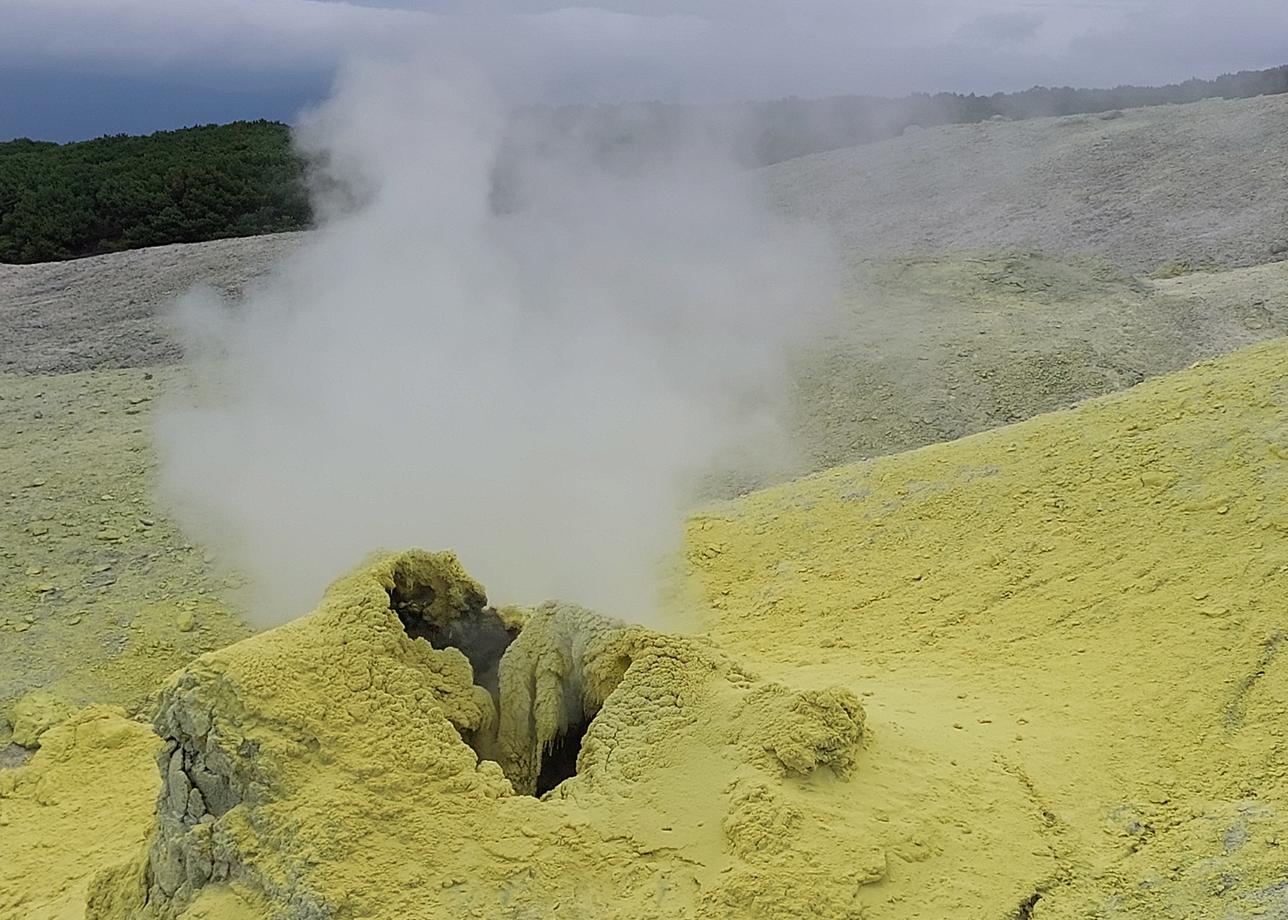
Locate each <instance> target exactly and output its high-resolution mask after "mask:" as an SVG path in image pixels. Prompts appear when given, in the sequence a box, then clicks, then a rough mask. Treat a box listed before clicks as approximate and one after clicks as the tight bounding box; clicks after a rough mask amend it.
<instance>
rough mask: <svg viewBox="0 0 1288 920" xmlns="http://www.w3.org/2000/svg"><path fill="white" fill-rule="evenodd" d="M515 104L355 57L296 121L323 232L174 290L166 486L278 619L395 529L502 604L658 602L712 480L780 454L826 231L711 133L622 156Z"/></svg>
mask: <svg viewBox="0 0 1288 920" xmlns="http://www.w3.org/2000/svg"><path fill="white" fill-rule="evenodd" d="M512 116H513V113H512V112H510V111H508V110H507V109H506V107H505V105H504V104H503V101H502V100H499V99H497V98H496V97H495V96H493V95H492V94H490V93H489V92H488V91H487V90H486V89H485V88H484V87H482V86H481V85H480V84H479V83H478V82H477V81H470V80H465V79H457V78H451V79H449V78H447V77H445V76H443V75H441V74H436V73H433V72H429V71H427V69H426V68H424V67H421V66H415V65H412V64H388V63H385V64H369V65H365V66H359V67H354V68H351V69H350V70H349V71H347V72H346V74H345V75H344V76H343V78H342V79H341V80H340V81H339V83H338V86H337V90H336V92H335V94H334V96H333V98H331V100H330V101H328V102H327V103H326V104H324V105H323V106H322V107H321V108H319V109H318V110H317V111H315V112H313V113H312V114H311V115H310V116H309V117H308V118H307V119H306V120H305V121H304V123H303V124H302V125H301V127H300V129H299V131H298V137H297V141H298V143H299V145H300V147H301V149H302V150H303V151H304V152H305V153H306V154H307V155H308V156H309V157H310V158H311V159H312V160H313V161H314V162H315V163H318V164H319V169H318V177H317V178H318V182H317V186H318V189H319V191H318V193H317V204H318V210H319V212H320V213H321V214H322V215H323V221H322V226H321V228H320V229H319V230H317V231H315V232H314V233H313V234H311V236H310V237H309V238H308V240H307V241H306V242H305V244H304V245H303V246H302V247H301V249H300V250H299V251H298V252H297V253H296V254H295V255H294V256H293V257H291V258H290V259H289V260H287V261H286V262H284V263H283V264H282V265H281V266H280V267H279V268H278V269H277V270H276V271H275V272H274V273H273V275H271V276H270V277H269V278H268V279H267V280H266V281H265V282H264V283H263V284H261V285H260V286H259V287H258V288H256V289H255V290H253V291H251V292H250V293H249V295H248V297H247V298H246V300H245V301H244V302H243V303H240V304H235V305H234V304H226V303H222V302H220V301H219V300H218V298H216V297H215V296H214V295H213V294H211V293H210V292H193V293H191V294H189V295H188V296H186V297H185V298H184V299H183V300H182V301H181V303H180V306H179V309H178V319H179V326H180V328H181V330H182V335H183V339H184V342H185V345H186V347H187V351H188V354H189V356H190V358H191V362H192V364H193V367H194V368H195V384H194V386H193V387H192V388H191V389H190V390H188V391H185V392H184V393H182V394H179V395H177V396H176V397H175V398H174V399H173V400H172V401H171V403H170V405H169V406H168V407H167V408H166V409H165V410H164V411H163V412H162V414H161V416H160V418H159V422H158V425H159V429H158V430H159V441H160V445H161V450H162V458H163V488H164V491H165V493H166V495H168V496H169V497H170V498H171V500H172V503H173V506H174V507H175V509H176V512H177V513H178V514H179V515H180V519H181V521H182V522H183V523H184V524H185V525H186V526H187V527H188V528H189V529H190V530H192V531H193V532H194V533H195V534H196V535H198V536H199V537H201V538H203V539H204V540H205V541H207V542H208V543H210V544H212V545H214V546H215V547H217V548H219V549H221V550H222V551H223V555H224V556H225V558H227V559H228V560H229V561H230V562H231V563H232V564H233V565H235V566H236V567H237V568H239V569H241V570H243V571H245V572H246V573H247V574H248V575H249V576H250V577H251V579H252V584H253V588H254V595H253V602H252V603H253V607H254V609H256V610H257V611H261V612H262V615H261V616H260V619H261V620H263V621H265V622H269V621H272V620H274V619H281V618H284V617H287V616H291V615H294V614H296V613H298V612H301V611H303V610H304V609H307V607H308V606H309V605H310V604H311V603H312V602H313V600H314V599H315V598H316V597H317V595H318V593H319V592H320V591H321V590H322V589H323V587H324V586H325V584H326V583H327V581H328V580H329V579H330V578H332V577H334V576H335V575H336V574H337V573H339V572H341V571H343V570H345V569H346V568H348V567H350V566H351V565H353V564H355V563H356V562H357V561H358V560H359V559H360V558H361V557H362V556H363V555H365V554H366V553H367V552H368V551H370V550H372V549H374V548H376V547H378V546H388V547H401V546H408V545H420V546H425V547H427V548H431V549H437V548H443V547H451V548H454V549H456V550H457V552H458V553H459V554H460V556H461V558H462V560H463V561H464V563H465V564H466V565H467V566H468V567H469V568H470V570H471V571H474V572H477V573H478V574H479V575H480V577H481V578H482V580H483V581H484V583H485V584H487V585H488V586H489V588H490V589H491V590H492V592H493V600H494V601H500V602H507V601H520V600H521V601H525V602H535V601H538V600H541V599H544V598H547V597H564V598H571V599H576V600H577V601H579V602H582V603H586V604H589V605H593V606H597V607H599V608H601V609H603V610H604V611H605V612H608V613H613V614H616V615H623V616H628V617H634V618H637V619H640V618H649V617H650V616H651V610H652V607H653V602H654V595H655V586H656V584H657V578H656V566H657V565H658V563H659V561H660V560H661V559H662V558H663V557H664V556H665V555H666V554H667V552H668V551H669V550H672V549H673V548H674V547H675V546H676V545H677V542H678V536H679V525H680V523H681V520H682V516H683V513H684V510H685V508H686V506H687V505H688V504H689V503H691V501H692V499H693V495H694V491H693V490H694V484H695V482H696V481H697V479H698V478H699V477H701V476H702V475H703V474H705V473H708V472H709V471H711V470H712V469H713V468H717V467H718V466H719V464H720V458H721V457H722V455H726V456H727V455H728V452H730V451H732V450H734V449H738V450H740V451H741V453H740V454H739V456H742V457H744V458H746V457H748V456H753V457H756V458H758V461H757V462H762V463H769V462H770V461H772V460H773V459H774V458H775V457H777V456H778V455H779V454H781V451H782V449H783V445H782V443H781V440H780V439H778V438H777V437H776V436H775V431H776V428H775V425H774V421H775V418H776V413H777V411H778V401H779V399H780V398H781V396H782V394H783V393H784V391H785V357H786V354H787V351H788V349H789V348H790V347H791V346H792V345H793V343H796V342H799V341H800V340H801V339H802V338H803V337H804V336H807V335H809V334H811V333H812V331H813V330H815V329H816V328H817V325H816V324H817V322H818V321H819V316H820V313H821V311H822V310H824V309H825V308H826V307H827V306H829V305H830V304H832V303H833V302H834V300H835V290H834V283H835V278H836V272H835V270H834V266H833V262H832V258H831V254H830V251H829V248H828V246H827V245H826V244H825V243H824V242H823V241H822V240H821V239H820V238H819V237H818V236H816V235H815V234H814V233H812V232H811V231H809V230H808V229H806V228H803V227H801V226H797V225H793V224H791V223H789V222H787V221H786V220H785V219H784V218H781V217H778V216H776V215H774V214H773V213H772V212H771V211H770V210H769V209H768V208H766V207H764V206H763V205H762V204H761V203H760V202H759V200H758V197H757V191H756V188H755V185H754V182H753V181H752V177H751V176H750V175H748V174H746V173H739V172H738V171H736V170H734V169H732V168H731V167H730V166H729V164H728V161H727V159H726V158H725V157H724V156H722V155H720V154H718V153H717V152H716V151H714V150H713V149H711V147H710V145H704V144H703V143H702V142H701V141H700V139H699V135H698V134H696V133H695V137H694V139H693V142H692V143H688V144H677V145H672V146H670V147H668V149H667V150H666V151H664V152H662V151H659V152H656V153H655V154H649V155H641V156H631V157H621V156H611V155H606V153H605V151H606V150H607V149H608V148H607V147H606V146H605V144H604V143H603V141H604V139H603V138H589V137H583V136H579V135H578V133H577V131H576V130H567V131H564V132H562V133H560V134H558V135H555V134H553V133H551V132H549V131H545V132H543V131H540V130H537V129H533V128H531V127H529V128H527V129H525V130H522V131H520V130H514V129H513V126H514V125H515V124H516V122H515V121H514V119H513V117H512Z"/></svg>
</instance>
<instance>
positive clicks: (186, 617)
mask: <svg viewBox="0 0 1288 920" xmlns="http://www.w3.org/2000/svg"><path fill="white" fill-rule="evenodd" d="M174 625H175V626H177V627H179V632H192V631H193V629H195V628H196V626H197V620H196V618H195V617H193V615H192V614H191V613H190V612H189V611H187V610H181V611H179V615H178V616H177V617H175V618H174Z"/></svg>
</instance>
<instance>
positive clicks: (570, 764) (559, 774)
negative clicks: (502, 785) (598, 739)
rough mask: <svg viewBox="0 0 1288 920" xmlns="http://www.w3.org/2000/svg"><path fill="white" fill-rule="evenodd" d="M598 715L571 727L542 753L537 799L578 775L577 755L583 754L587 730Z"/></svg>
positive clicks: (591, 714)
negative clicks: (582, 747)
mask: <svg viewBox="0 0 1288 920" xmlns="http://www.w3.org/2000/svg"><path fill="white" fill-rule="evenodd" d="M597 714H598V713H590V714H589V715H588V716H587V717H586V719H585V721H583V722H575V723H573V724H572V725H569V726H568V730H567V731H565V732H564V733H563V734H562V735H560V736H559V737H558V738H556V739H555V740H554V741H553V742H552V743H551V744H550V746H549V747H548V748H546V750H545V751H544V753H542V755H541V772H540V773H538V774H537V789H536V792H535V793H534V794H535V795H536V796H537V798H541V796H543V795H545V794H546V793H547V792H549V791H550V790H551V789H553V788H555V786H558V785H559V784H560V783H562V782H563V781H564V780H566V779H571V778H572V777H574V776H576V775H577V755H578V754H580V753H581V741H582V739H583V738H585V737H586V730H587V729H588V728H590V723H591V721H592V720H593V719H594V717H595V716H596V715H597Z"/></svg>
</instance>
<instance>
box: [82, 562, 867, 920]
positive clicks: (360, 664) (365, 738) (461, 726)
mask: <svg viewBox="0 0 1288 920" xmlns="http://www.w3.org/2000/svg"><path fill="white" fill-rule="evenodd" d="M497 628H499V632H501V633H514V634H516V635H515V638H513V641H512V643H511V644H509V645H508V646H505V647H504V648H503V649H502V648H501V647H500V643H495V642H489V641H482V642H479V641H472V638H477V637H478V636H480V635H483V636H487V635H495V634H496V632H497ZM412 633H416V635H414V636H413V635H412ZM448 640H455V641H456V642H457V643H459V644H457V645H452V644H448ZM436 646H437V647H436ZM462 646H464V648H465V649H467V650H468V651H470V652H472V653H473V654H474V656H475V660H474V661H473V662H472V661H471V659H470V657H469V656H467V654H466V653H465V651H464V650H463V649H462ZM497 652H503V654H501V657H500V660H499V663H495V664H494V662H493V661H492V660H490V658H489V656H490V655H494V654H496V653H497ZM494 667H495V669H496V671H497V672H498V680H497V682H496V690H495V692H494V691H492V690H491V689H489V687H486V686H483V685H481V684H479V683H477V682H476V681H475V674H476V672H477V673H487V672H490V671H492V670H493V669H494ZM156 728H157V731H158V733H159V734H160V736H161V738H162V739H163V741H164V743H165V747H164V749H163V751H162V752H161V754H160V758H159V763H160V768H161V776H162V780H163V783H162V789H161V794H160V799H159V801H158V805H157V818H156V830H155V833H154V835H153V837H152V839H151V841H150V844H149V846H148V848H147V852H146V857H142V856H141V855H137V856H136V858H135V860H134V863H133V865H134V867H135V868H131V869H123V870H121V871H120V872H118V873H116V874H115V875H113V877H112V881H113V884H114V885H116V887H115V888H114V889H113V891H112V892H111V893H110V894H103V895H102V896H101V897H100V898H99V903H100V905H101V906H100V907H99V908H98V909H97V910H91V911H90V915H91V916H101V917H110V916H124V915H130V914H138V915H152V916H162V917H173V916H177V915H179V914H181V913H182V912H183V911H184V910H186V909H189V908H192V909H193V910H197V911H214V910H215V907H214V906H212V904H217V903H219V902H226V903H232V904H235V905H237V906H238V909H243V908H244V909H247V910H254V909H264V910H271V911H272V912H274V913H275V915H278V916H285V917H300V918H313V917H410V916H463V915H470V914H471V912H473V911H476V910H486V911H487V912H488V913H491V912H492V910H493V907H494V906H495V905H497V904H499V905H501V907H502V909H503V910H505V911H507V912H509V913H510V914H511V915H514V916H521V915H532V916H548V915H551V914H553V913H555V912H557V911H560V910H568V909H572V910H574V911H577V912H594V913H595V914H597V915H600V916H622V917H626V916H637V917H638V916H657V917H672V916H677V915H685V914H694V913H695V912H701V913H703V914H704V915H707V916H720V915H724V914H729V915H737V914H740V912H741V911H743V910H746V909H750V908H752V907H753V906H754V907H755V909H756V910H757V912H758V913H760V914H761V915H764V916H783V917H787V916H793V915H794V913H795V907H794V904H795V903H796V898H795V896H792V897H788V892H787V891H786V890H785V889H784V888H783V885H782V879H780V878H775V877H773V876H772V875H767V874H766V872H765V867H766V866H775V865H778V866H786V865H787V864H788V863H790V862H792V861H794V860H796V859H799V858H800V856H801V854H810V863H811V864H810V865H808V866H801V867H799V868H800V871H801V872H802V873H804V874H805V875H806V876H808V877H809V878H810V879H811V884H810V888H811V891H810V895H809V897H810V899H811V901H812V903H814V904H815V905H816V906H817V907H818V909H819V910H822V911H825V912H827V911H830V912H832V913H836V912H837V911H844V910H848V909H849V905H851V904H852V902H853V899H854V896H855V892H856V891H857V889H858V888H859V887H860V886H861V885H863V884H866V883H868V882H871V881H873V880H875V879H876V878H879V877H880V875H881V874H882V872H883V863H882V857H881V854H880V852H879V851H877V850H874V849H872V848H871V847H868V846H860V847H859V849H858V851H857V852H858V853H859V854H861V855H863V857H864V858H862V859H860V860H857V861H856V860H855V858H854V857H855V855H856V850H854V849H852V848H848V847H847V848H836V847H834V846H832V845H831V842H830V840H829V838H830V836H831V835H830V834H829V833H827V832H825V828H828V827H829V826H830V825H831V823H832V822H834V821H835V820H836V818H837V814H836V811H835V809H836V808H837V807H838V805H839V804H840V803H841V802H842V801H843V800H844V797H845V796H846V795H847V794H848V793H847V790H846V786H847V785H848V783H849V782H851V781H852V780H851V777H857V776H860V775H861V772H862V767H861V763H859V761H861V760H862V757H861V753H860V746H861V743H862V741H863V737H864V732H863V714H862V707H861V705H860V703H859V701H858V698H857V697H856V696H855V695H854V694H852V693H850V692H849V691H847V690H845V689H842V688H831V689H829V690H825V691H822V692H819V691H815V690H807V691H803V692H797V691H793V690H790V689H788V688H787V687H785V686H782V685H779V684H775V683H772V682H765V681H761V680H758V679H756V678H755V677H753V676H752V675H750V674H749V673H747V672H746V671H745V670H743V669H742V668H741V667H739V666H738V665H737V664H735V663H733V662H731V661H730V660H728V659H727V658H726V657H725V656H724V655H723V654H721V653H720V652H719V651H718V650H716V649H715V648H713V647H711V646H709V645H708V644H706V643H703V642H700V641H698V640H695V639H688V638H681V637H672V636H666V635H662V634H659V633H654V632H651V631H649V630H645V629H642V628H640V627H635V626H628V625H625V624H621V623H617V622H614V621H610V620H605V619H602V618H600V617H598V616H596V615H595V614H592V613H591V612H589V611H587V610H584V609H582V608H578V607H573V606H568V605H558V604H549V605H545V606H543V607H540V608H537V609H535V610H532V611H530V612H518V611H507V612H504V613H502V612H497V611H493V610H491V609H490V608H487V607H486V600H485V595H484V593H483V590H482V588H481V587H480V586H479V585H478V584H477V583H475V582H474V581H473V580H472V579H470V578H469V576H468V575H466V574H465V572H464V571H463V570H462V569H461V568H460V565H459V563H458V562H457V561H456V559H455V557H453V556H451V555H450V554H440V555H431V554H426V553H421V552H409V553H404V554H400V555H395V556H388V557H385V558H383V559H380V560H377V561H375V562H373V563H372V564H371V565H369V566H368V567H366V568H364V569H362V570H361V571H359V572H358V573H356V574H354V575H352V576H349V577H347V578H345V579H343V580H341V581H340V582H338V583H337V584H336V585H335V586H334V587H333V588H332V589H331V591H330V592H329V593H328V595H327V597H326V599H325V600H324V601H323V603H322V605H321V606H320V607H319V608H318V609H317V610H316V611H315V612H314V613H312V614H311V615H309V616H307V617H304V618H302V619H300V620H297V621H295V622H293V623H290V624H288V625H286V626H283V627H281V628H279V629H276V630H273V631H271V632H269V633H265V634H263V635H261V636H258V637H255V638H253V639H249V640H246V641H244V642H241V643H238V644H237V645H233V646H231V647H229V648H226V649H224V650H221V651H218V652H214V653H211V654H209V655H206V656H203V657H202V658H200V659H198V660H197V661H196V662H195V663H194V664H193V665H192V666H190V667H188V668H186V669H184V670H183V671H182V672H180V673H179V674H178V675H176V677H175V678H174V679H173V680H172V682H171V683H170V685H169V686H168V687H167V688H166V689H165V691H164V692H163V694H162V697H161V703H160V708H159V713H158V715H157V719H156ZM568 746H575V749H574V750H573V751H572V752H571V754H572V756H571V757H570V756H569V753H570V752H569V751H567V750H566V749H565V748H567V747H568ZM480 752H481V753H485V754H488V755H495V756H496V757H497V759H496V760H490V759H484V760H481V759H480V757H479V753H480ZM552 763H554V764H556V765H560V764H561V765H562V766H561V769H563V770H564V771H565V773H566V777H565V775H564V774H561V773H557V772H556V773H554V774H551V772H550V769H551V765H552ZM574 771H575V772H574ZM561 780H564V781H562V782H561ZM543 787H549V788H543ZM539 791H540V792H545V795H544V797H543V798H541V799H538V798H537V797H536V796H535V795H534V794H533V793H536V792H539ZM730 840H731V841H733V845H732V846H729V845H727V841H730ZM122 877H128V878H131V879H134V880H135V881H136V882H137V884H136V885H135V886H134V887H133V889H128V887H123V886H121V885H119V884H117V883H118V882H119V879H120V878H122ZM253 905H261V907H260V908H254V907H253ZM264 905H267V906H264ZM220 909H222V908H220Z"/></svg>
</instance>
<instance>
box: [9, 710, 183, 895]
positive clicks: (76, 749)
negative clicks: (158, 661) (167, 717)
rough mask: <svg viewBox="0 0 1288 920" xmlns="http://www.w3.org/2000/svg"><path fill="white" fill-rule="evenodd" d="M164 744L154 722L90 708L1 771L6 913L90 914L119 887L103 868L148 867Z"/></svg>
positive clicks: (112, 872)
mask: <svg viewBox="0 0 1288 920" xmlns="http://www.w3.org/2000/svg"><path fill="white" fill-rule="evenodd" d="M159 747H160V741H159V739H158V738H157V737H156V735H155V734H153V732H152V730H151V728H149V727H148V726H147V725H142V724H139V723H138V722H132V721H130V720H128V719H126V718H125V715H124V713H123V712H122V711H121V710H119V709H113V708H109V707H104V706H98V707H91V708H89V709H86V710H83V711H81V712H79V713H77V714H75V715H73V716H72V717H71V718H70V719H68V720H67V721H65V722H63V723H61V724H59V725H56V726H54V727H52V728H49V729H48V730H46V731H44V732H43V734H42V735H41V737H40V750H38V751H37V752H36V754H35V756H34V757H33V758H32V759H31V761H30V762H29V763H27V764H25V765H23V766H21V767H17V768H15V769H11V770H0V917H3V918H6V920H8V918H13V920H18V918H22V920H55V918H56V920H64V918H80V917H84V916H85V915H86V902H87V899H88V898H90V897H91V893H92V892H93V891H95V890H98V889H100V888H102V889H103V890H104V891H105V892H108V891H109V890H110V889H111V885H110V884H109V883H108V882H107V881H106V878H99V876H101V875H102V876H110V875H116V874H119V871H120V870H119V866H121V865H122V864H127V863H129V862H130V861H131V860H133V861H134V862H135V863H136V864H140V866H141V863H140V860H139V859H138V857H139V855H140V853H141V852H142V851H143V848H144V847H145V846H146V841H147V838H148V836H149V833H150V831H151V828H152V815H153V813H154V810H155V807H156V796H157V790H158V788H159V787H160V785H161V778H160V777H159V776H158V775H157V771H156V765H155V756H156V750H157V749H158V748H159ZM106 915H107V916H121V917H124V916H127V914H126V913H123V912H121V911H113V912H110V913H108V914H106Z"/></svg>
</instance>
